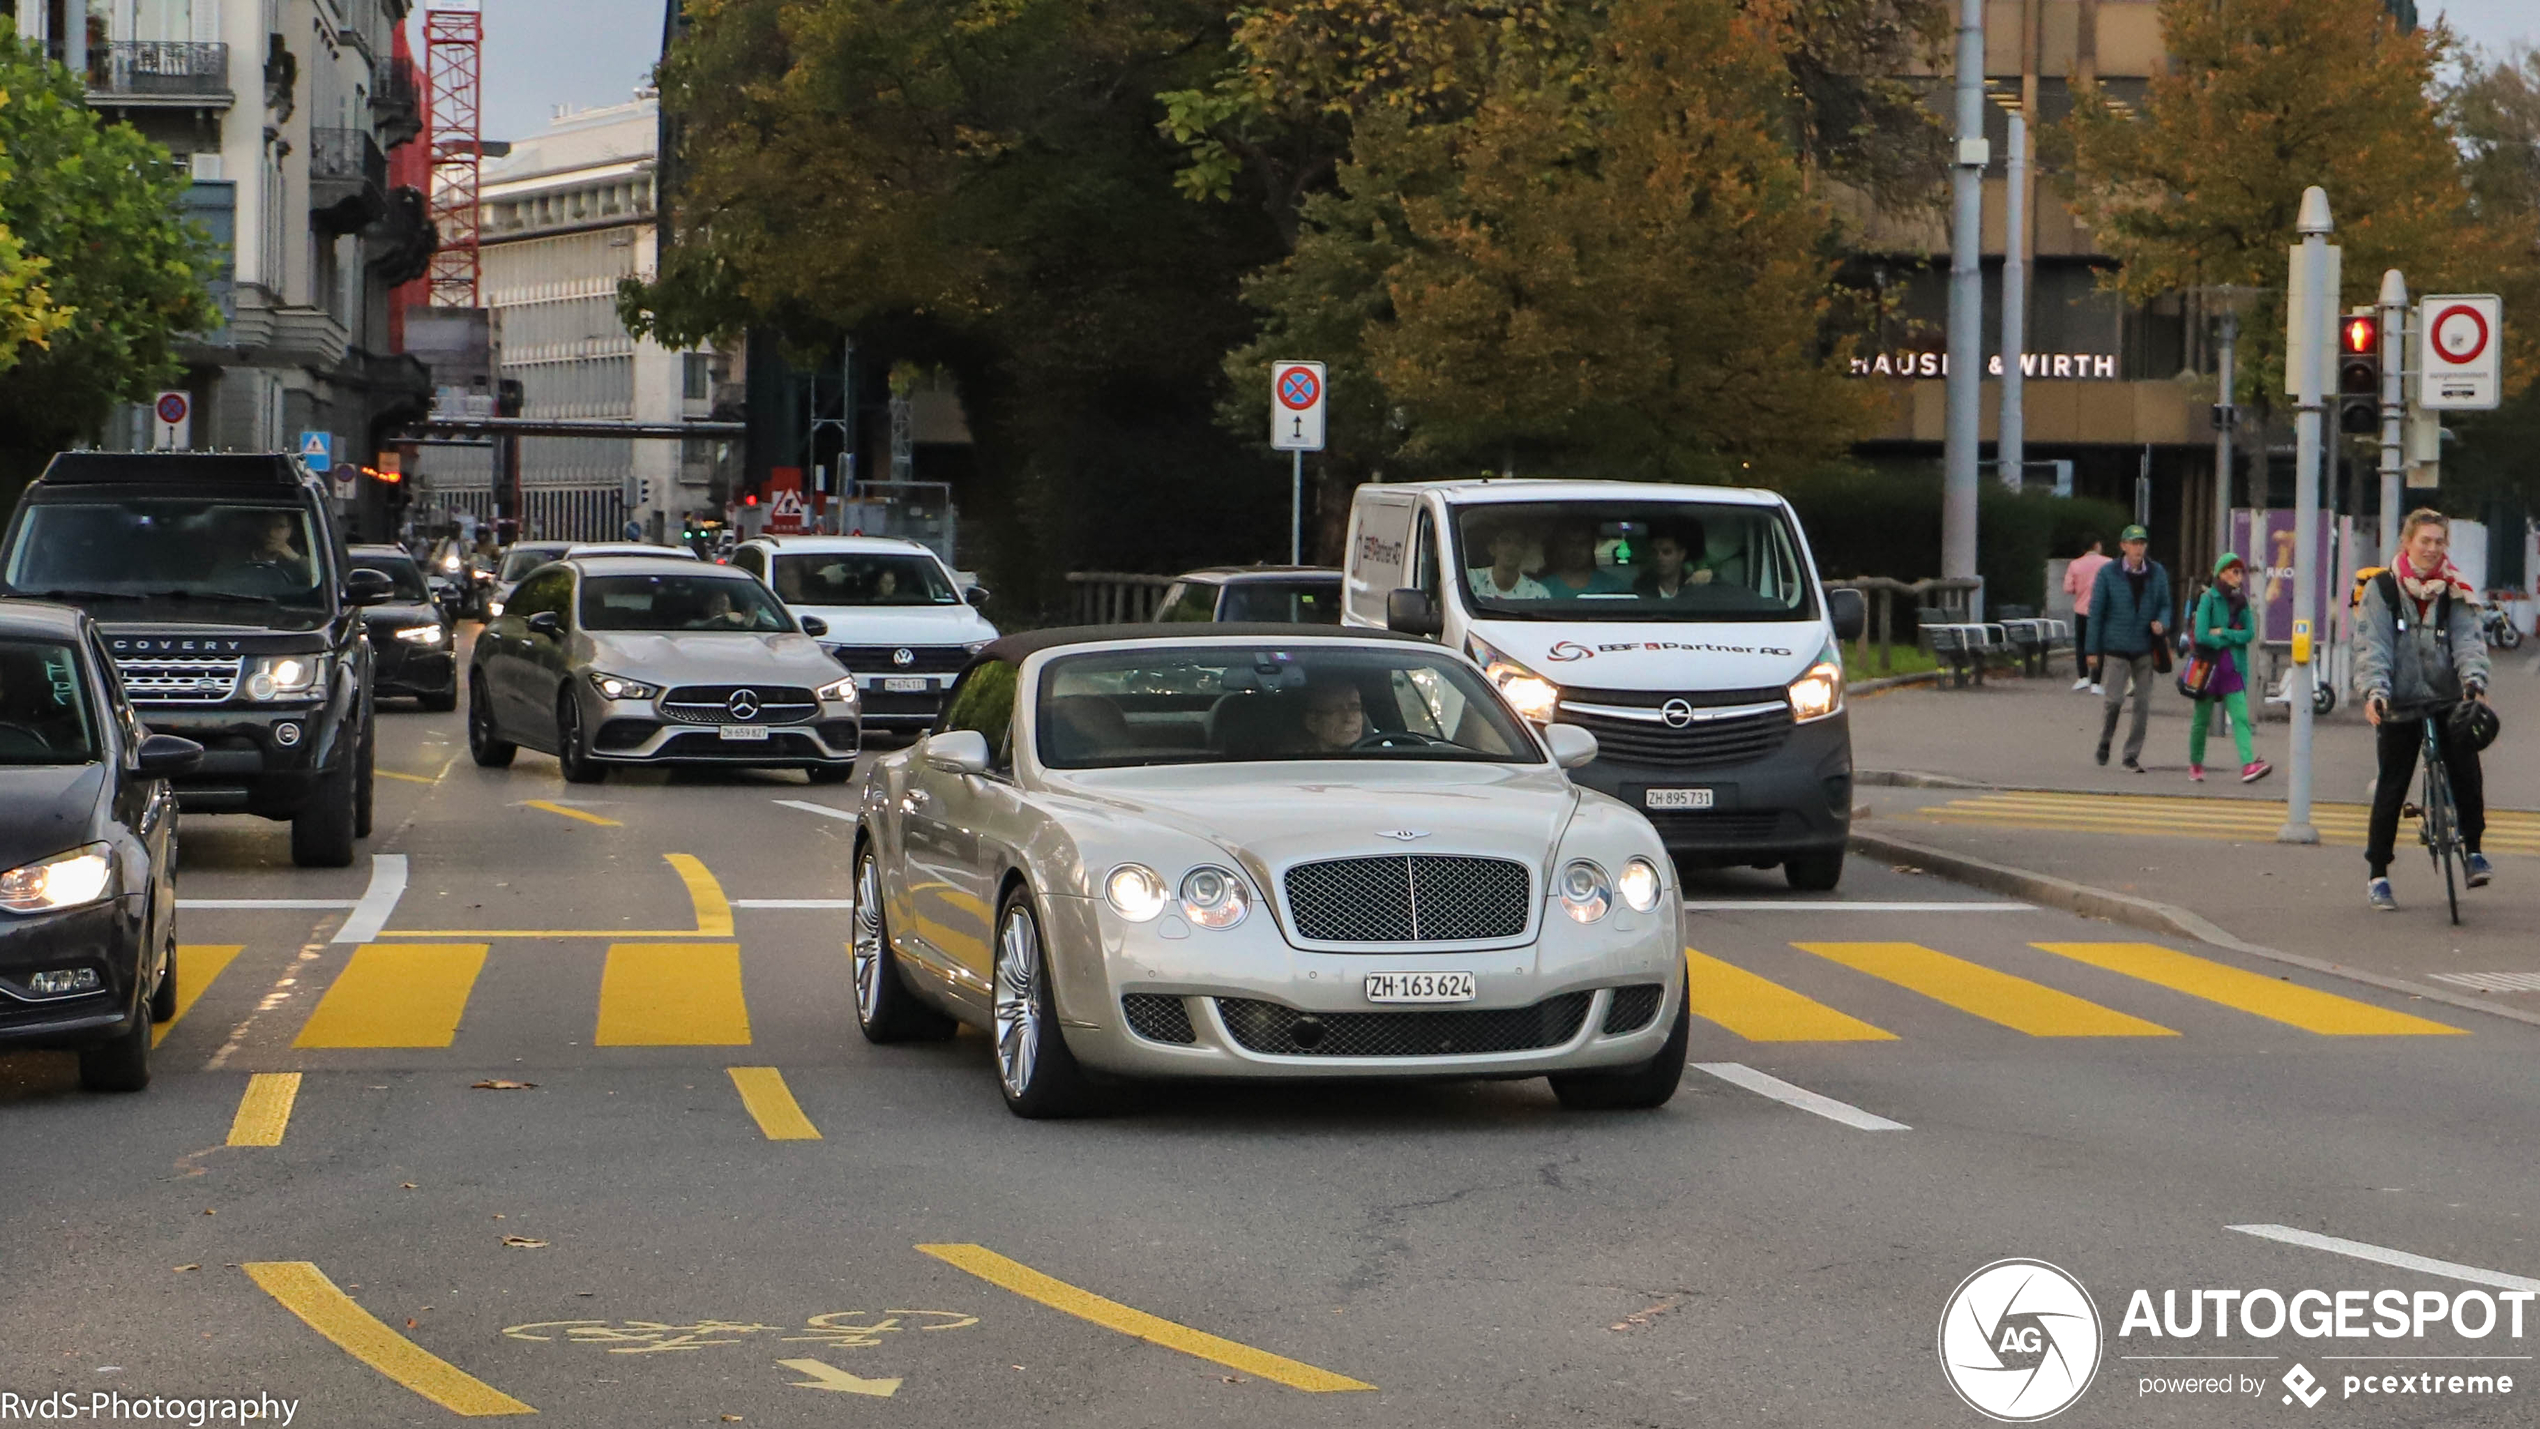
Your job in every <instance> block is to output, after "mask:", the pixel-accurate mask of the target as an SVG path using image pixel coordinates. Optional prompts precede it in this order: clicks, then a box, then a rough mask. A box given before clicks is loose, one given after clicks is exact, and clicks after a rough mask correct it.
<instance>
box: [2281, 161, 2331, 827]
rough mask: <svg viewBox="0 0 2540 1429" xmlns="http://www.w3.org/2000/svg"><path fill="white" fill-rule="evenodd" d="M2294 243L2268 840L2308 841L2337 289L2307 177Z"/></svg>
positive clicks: (2326, 227) (2323, 222) (2321, 205)
mask: <svg viewBox="0 0 2540 1429" xmlns="http://www.w3.org/2000/svg"><path fill="white" fill-rule="evenodd" d="M2300 227H2301V233H2302V246H2301V248H2300V249H2299V250H2298V251H2297V252H2296V254H2295V262H2296V269H2295V271H2294V273H2293V274H2292V282H2291V283H2290V284H2288V285H2287V295H2288V296H2289V297H2290V298H2292V299H2293V300H2294V301H2295V302H2297V303H2300V304H2301V305H2303V307H2304V309H2305V312H2306V314H2307V316H2306V319H2305V320H2304V321H2301V322H2288V323H2287V324H2286V326H2287V328H2288V329H2289V330H2290V331H2291V332H2292V334H2293V336H2294V340H2293V341H2292V342H2290V343H2288V344H2287V345H2286V351H2285V354H2284V360H2285V361H2286V362H2288V363H2291V364H2293V367H2294V370H2295V371H2296V372H2297V373H2298V374H2299V378H2298V380H2297V382H2296V385H2295V388H2294V396H2295V398H2296V400H2297V402H2298V406H2297V407H2296V409H2295V410H2296V412H2297V413H2298V415H2297V416H2296V417H2295V418H2294V429H2293V430H2294V444H2293V491H2294V497H2293V674H2294V679H2293V680H2292V681H2291V682H2290V684H2289V685H2288V686H2287V693H2288V694H2289V695H2290V699H2289V700H2288V702H2287V703H2288V704H2289V705H2290V707H2291V713H2292V716H2293V738H2292V740H2291V749H2292V752H2291V755H2290V757H2289V758H2288V759H2287V760H2286V763H2287V765H2288V766H2289V768H2288V769H2287V771H2286V781H2285V782H2286V784H2287V785H2288V786H2289V787H2287V788H2286V790H2285V794H2286V796H2287V797H2286V799H2285V809H2284V827H2283V828H2281V829H2278V830H2276V835H2275V837H2276V842H2278V843H2289V844H2315V843H2318V842H2319V841H2320V834H2319V830H2318V829H2316V828H2314V827H2312V825H2311V719H2312V711H2311V688H2310V686H2311V681H2310V680H2309V679H2306V678H2304V677H2305V676H2310V675H2313V674H2314V673H2315V672H2314V669H2313V665H2312V658H2313V653H2314V652H2313V650H2312V648H2311V647H2312V643H2313V636H2312V632H2313V631H2314V629H2315V628H2316V622H2317V621H2318V619H2319V614H2320V612H2319V587H2318V582H2319V575H2320V573H2319V524H2320V476H2321V469H2320V456H2321V453H2322V451H2323V446H2322V441H2321V420H2322V417H2323V415H2324V412H2325V407H2324V404H2323V400H2322V393H2321V390H2320V389H2321V386H2322V383H2323V374H2322V372H2321V370H2320V369H2321V368H2322V367H2324V366H2325V365H2326V363H2325V362H2324V361H2323V359H2324V358H2325V357H2326V356H2327V355H2328V342H2327V338H2328V334H2330V333H2331V332H2334V331H2335V330H2336V323H2337V290H2336V289H2335V288H2334V287H2333V286H2332V285H2331V284H2330V282H2329V276H2328V275H2329V260H2328V235H2329V233H2330V231H2331V229H2333V228H2334V227H2335V225H2334V224H2332V223H2331V222H2330V221H2329V216H2328V190H2326V189H2323V188H2321V187H2319V186H2318V185H2316V184H2314V185H2312V186H2311V187H2309V188H2307V189H2304V190H2303V191H2302V213H2301V224H2300Z"/></svg>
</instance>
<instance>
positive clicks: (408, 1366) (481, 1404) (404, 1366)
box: [239, 1260, 538, 1419]
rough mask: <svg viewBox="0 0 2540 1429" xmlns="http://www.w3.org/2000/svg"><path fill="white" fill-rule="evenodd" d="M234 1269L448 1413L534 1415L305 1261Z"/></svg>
mask: <svg viewBox="0 0 2540 1429" xmlns="http://www.w3.org/2000/svg"><path fill="white" fill-rule="evenodd" d="M239 1269H241V1270H244V1271H246V1272H247V1278H248V1279H250V1280H253V1281H255V1282H256V1284H257V1286H258V1287H259V1288H261V1289H262V1290H263V1291H264V1292H265V1293H266V1294H267V1295H270V1296H272V1297H273V1298H274V1299H275V1300H276V1301H277V1302H279V1303H280V1304H281V1306H282V1308H284V1309H285V1310H288V1311H290V1312H291V1313H292V1314H294V1315H297V1316H299V1317H300V1319H301V1320H302V1321H303V1322H304V1323H306V1324H307V1325H308V1327H309V1328H310V1329H312V1330H315V1331H317V1332H318V1333H319V1334H321V1335H324V1336H326V1337H327V1338H328V1339H330V1340H332V1341H334V1342H335V1345H336V1348H338V1349H341V1350H342V1351H343V1352H344V1353H346V1354H348V1355H351V1356H352V1357H353V1358H355V1359H357V1360H360V1361H361V1362H362V1363H363V1364H366V1365H369V1366H370V1367H371V1368H372V1369H375V1370H377V1371H379V1372H380V1373H381V1374H384V1375H386V1376H388V1377H389V1378H390V1379H393V1380H395V1381H396V1382H397V1383H399V1384H402V1385H404V1386H405V1387H406V1388H408V1389H411V1390H413V1391H414V1392H415V1393H417V1394H420V1395H422V1396H423V1397H424V1398H426V1399H429V1400H431V1401H432V1402H433V1403H435V1404H438V1405H440V1406H441V1407H442V1408H444V1409H446V1410H449V1411H450V1412H451V1413H453V1414H460V1415H465V1416H467V1417H469V1418H471V1419H475V1418H484V1417H486V1416H490V1415H496V1414H535V1413H537V1412H538V1411H537V1410H535V1409H532V1408H530V1407H529V1406H528V1405H526V1404H523V1403H521V1402H520V1401H519V1400H517V1399H514V1398H512V1397H511V1396H510V1395H508V1394H505V1393H503V1392H502V1391H501V1390H499V1389H496V1388H495V1387H494V1386H492V1385H490V1384H487V1383H486V1382H485V1381H483V1380H481V1379H478V1378H476V1377H475V1376H474V1375H471V1374H469V1373H467V1372H466V1371H465V1370H462V1369H460V1368H459V1367H458V1366H456V1365H454V1364H451V1363H450V1362H449V1361H447V1360H444V1359H442V1358H440V1357H439V1356H437V1355H435V1354H433V1353H431V1352H430V1351H428V1350H426V1349H424V1348H423V1347H422V1346H421V1345H418V1344H416V1343H415V1342H414V1341H412V1340H409V1339H407V1338H406V1337H405V1336H403V1335H400V1334H398V1333H397V1332H396V1331H394V1330H392V1329H389V1328H388V1327H387V1326H386V1325H383V1324H381V1323H380V1322H379V1320H378V1318H377V1317H375V1316H373V1315H372V1314H371V1313H370V1312H369V1311H368V1310H365V1309H363V1308H362V1307H361V1306H359V1305H356V1304H354V1303H353V1300H352V1297H351V1296H348V1295H346V1294H345V1293H344V1292H343V1291H341V1290H338V1289H336V1288H335V1282H334V1281H332V1280H329V1279H327V1278H326V1272H324V1271H322V1270H320V1269H318V1268H317V1267H316V1266H315V1265H312V1264H310V1263H309V1262H307V1261H305V1260H254V1261H249V1262H247V1263H246V1264H244V1265H242V1266H240V1267H239Z"/></svg>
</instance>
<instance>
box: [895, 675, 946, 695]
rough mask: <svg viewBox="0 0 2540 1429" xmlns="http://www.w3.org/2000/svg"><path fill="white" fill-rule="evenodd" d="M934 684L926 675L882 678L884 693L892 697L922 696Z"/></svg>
mask: <svg viewBox="0 0 2540 1429" xmlns="http://www.w3.org/2000/svg"><path fill="white" fill-rule="evenodd" d="M934 683H935V682H934V681H932V680H930V679H927V678H926V677H925V676H924V675H885V676H883V677H882V691H883V693H885V694H892V695H922V694H924V693H926V690H927V687H928V686H930V685H932V684H934Z"/></svg>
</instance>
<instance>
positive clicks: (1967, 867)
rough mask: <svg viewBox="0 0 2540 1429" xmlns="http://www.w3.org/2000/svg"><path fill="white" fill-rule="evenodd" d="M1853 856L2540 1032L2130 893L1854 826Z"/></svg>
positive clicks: (2536, 1020) (2518, 1017) (2479, 1003)
mask: <svg viewBox="0 0 2540 1429" xmlns="http://www.w3.org/2000/svg"><path fill="white" fill-rule="evenodd" d="M1856 777H1857V776H1856ZM1852 851H1853V852H1855V853H1859V854H1866V855H1869V856H1870V857H1873V858H1881V859H1886V860H1888V861H1890V862H1894V863H1908V864H1912V865H1913V866H1914V867H1916V868H1919V869H1921V870H1923V871H1924V872H1925V873H1933V874H1938V875H1939V876H1940V877H1942V878H1946V879H1948V880H1950V881H1951V882H1953V883H1963V884H1966V885H1967V886H1969V887H1971V888H1981V889H1984V890H1986V891H1987V892H1991V893H2003V894H2009V895H2011V896H2013V897H2017V898H2022V899H2025V900H2027V901H2029V902H2032V903H2035V904H2037V905H2039V906H2040V907H2045V908H2055V909H2060V910H2062V911H2063V912H2066V913H2078V914H2080V915H2081V916H2082V917H2085V918H2104V919H2106V920H2107V921H2109V922H2111V923H2123V924H2126V925H2127V926H2129V927H2135V928H2143V929H2147V930H2149V931H2151V932H2155V933H2166V934H2168V935H2170V936H2171V937H2174V938H2185V939H2187V940H2189V941H2191V942H2198V943H2207V944H2210V945H2212V946H2214V947H2217V948H2228V949H2230V950H2231V951H2233V952H2235V953H2246V954H2248V955H2249V956H2250V957H2253V958H2265V959H2267V960H2268V961H2270V962H2278V963H2284V964H2287V965H2288V966H2291V967H2297V968H2302V969H2304V970H2306V971H2309V972H2315V973H2322V974H2325V975H2327V976H2329V977H2336V978H2344V979H2346V980H2347V981H2349V982H2360V983H2363V984H2365V985H2367V986H2370V987H2377V988H2380V989H2382V990H2383V991H2385V992H2403V993H2406V994H2408V995H2409V996H2410V997H2419V998H2423V999H2425V1000H2426V1001H2428V1002H2440V1003H2443V1004H2445V1005H2447V1006H2450V1007H2457V1008H2460V1009H2462V1010H2464V1011H2468V1012H2483V1013H2485V1014H2487V1015H2488V1016H2490V1017H2502V1018H2504V1019H2506V1020H2507V1021H2510V1022H2520V1023H2524V1024H2527V1025H2529V1026H2533V1027H2540V1013H2535V1012H2526V1011H2524V1010H2523V1009H2521V1008H2519V1007H2507V1006H2505V1005H2504V1004H2502V1003H2495V1002H2488V1001H2485V1000H2484V999H2481V998H2475V997H2469V996H2465V995H2463V994H2461V993H2457V992H2446V991H2444V990H2443V989H2441V988H2438V987H2428V986H2426V985H2425V984H2423V983H2415V982H2409V981H2408V980H2407V979H2405V978H2395V977H2388V976H2385V975H2383V974H2381V973H2373V972H2365V971H2364V970H2363V969H2361V968H2350V967H2348V966H2346V965H2345V964H2343V963H2333V962H2330V961H2328V960H2327V959H2325V958H2313V957H2305V956H2304V955H2302V954H2300V953H2288V952H2283V951H2281V950H2279V949H2275V948H2269V947H2262V946H2260V945H2259V944H2256V943H2251V942H2245V941H2243V940H2241V939H2239V938H2236V937H2234V936H2232V935H2231V934H2230V933H2227V932H2225V931H2223V929H2222V928H2221V927H2219V926H2218V925H2216V924H2215V923H2214V922H2212V921H2211V920H2210V919H2207V918H2206V917H2204V916H2203V915H2202V914H2198V913H2192V912H2190V911H2188V910H2187V909H2185V908H2180V907H2176V906H2174V905H2172V904H2168V903H2159V902H2155V901H2153V900H2152V899H2149V898H2137V897H2135V896H2134V895H2133V894H2130V893H2113V892H2110V891H2109V890H2107V889H2104V888H2093V887H2091V886H2090V885H2088V884H2086V883H2075V882H2073V881H2072V880H2071V879H2068V878H2057V877H2055V876H2053V875H2052V874H2045V873H2032V872H2030V871H2029V870H2027V869H2025V868H2013V867H2011V866H2010V865H2008V864H2001V863H1994V862H1991V861H1989V860H1987V859H1981V858H1972V857H1969V856H1968V855H1966V854H1960V853H1951V852H1949V851H1947V850H1945V849H1936V848H1932V847H1930V846H1928V845H1925V844H1918V843H1909V842H1907V841H1905V840H1904V839H1899V838H1891V837H1889V836H1888V835H1886V834H1881V833H1870V832H1866V831H1864V830H1863V829H1862V828H1861V826H1860V825H1858V824H1855V825H1853V827H1852Z"/></svg>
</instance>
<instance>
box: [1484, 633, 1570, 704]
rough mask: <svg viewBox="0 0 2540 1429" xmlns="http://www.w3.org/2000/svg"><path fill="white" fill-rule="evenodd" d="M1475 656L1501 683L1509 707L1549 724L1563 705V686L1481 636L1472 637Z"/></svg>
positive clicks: (1489, 674) (1503, 696)
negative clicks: (1526, 665) (1500, 650)
mask: <svg viewBox="0 0 2540 1429" xmlns="http://www.w3.org/2000/svg"><path fill="white" fill-rule="evenodd" d="M1472 656H1473V658H1474V659H1475V660H1476V661H1478V662H1480V664H1481V667H1482V673H1483V674H1485V675H1487V676H1489V677H1490V682H1491V684H1493V685H1494V686H1496V687H1498V690H1499V697H1500V698H1501V699H1503V700H1506V701H1508V705H1509V708H1511V709H1514V710H1515V711H1517V713H1519V714H1521V715H1524V716H1525V717H1526V718H1528V719H1530V720H1533V721H1534V722H1535V723H1537V724H1550V723H1551V722H1552V720H1553V717H1554V716H1555V715H1556V714H1558V713H1559V711H1560V708H1561V687H1560V686H1559V685H1556V684H1554V683H1552V682H1551V681H1550V680H1547V679H1545V678H1544V677H1543V676H1541V675H1538V674H1536V673H1535V672H1534V671H1532V670H1529V669H1527V668H1526V667H1525V666H1523V665H1520V664H1518V663H1517V662H1516V661H1514V660H1511V659H1509V658H1508V657H1507V656H1505V655H1502V654H1500V653H1499V652H1498V651H1497V650H1495V649H1493V648H1491V646H1490V645H1489V644H1488V643H1487V642H1485V641H1482V640H1479V639H1475V640H1473V641H1472Z"/></svg>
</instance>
